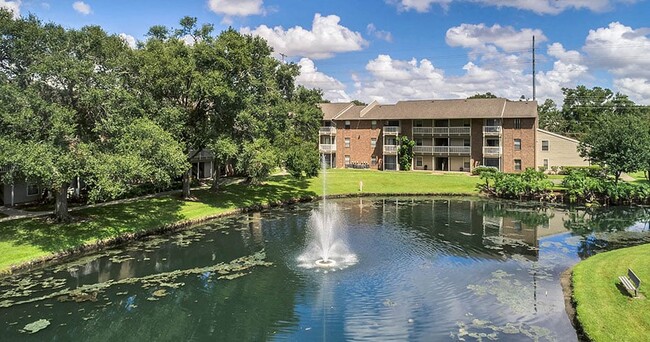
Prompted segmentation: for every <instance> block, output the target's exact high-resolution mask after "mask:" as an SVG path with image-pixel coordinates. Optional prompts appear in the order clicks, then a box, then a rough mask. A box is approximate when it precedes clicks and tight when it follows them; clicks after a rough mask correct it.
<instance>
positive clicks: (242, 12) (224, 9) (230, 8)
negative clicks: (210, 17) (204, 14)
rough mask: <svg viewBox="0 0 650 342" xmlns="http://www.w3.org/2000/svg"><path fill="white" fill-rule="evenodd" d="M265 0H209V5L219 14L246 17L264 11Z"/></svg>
mask: <svg viewBox="0 0 650 342" xmlns="http://www.w3.org/2000/svg"><path fill="white" fill-rule="evenodd" d="M263 5H264V1H263V0H208V7H209V8H210V10H211V11H212V12H214V13H217V14H223V15H226V16H229V17H230V16H238V17H246V16H249V15H256V14H263V13H264V7H263Z"/></svg>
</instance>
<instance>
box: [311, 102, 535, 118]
mask: <svg viewBox="0 0 650 342" xmlns="http://www.w3.org/2000/svg"><path fill="white" fill-rule="evenodd" d="M321 109H322V110H323V119H324V120H359V119H363V120H390V119H393V120H397V119H469V118H477V119H483V118H535V117H537V102H536V101H510V100H507V99H502V98H495V99H460V100H409V101H399V102H397V103H396V104H388V105H381V104H377V103H376V102H373V103H371V104H370V105H368V106H357V105H354V104H352V103H324V104H321Z"/></svg>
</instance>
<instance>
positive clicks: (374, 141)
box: [370, 138, 377, 148]
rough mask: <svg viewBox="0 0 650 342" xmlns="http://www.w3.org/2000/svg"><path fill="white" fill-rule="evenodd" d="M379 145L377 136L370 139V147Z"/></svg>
mask: <svg viewBox="0 0 650 342" xmlns="http://www.w3.org/2000/svg"><path fill="white" fill-rule="evenodd" d="M376 146H377V138H371V139H370V147H373V148H374V147H376Z"/></svg>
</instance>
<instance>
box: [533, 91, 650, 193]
mask: <svg viewBox="0 0 650 342" xmlns="http://www.w3.org/2000/svg"><path fill="white" fill-rule="evenodd" d="M562 91H563V93H564V102H563V103H562V106H561V107H559V108H558V106H557V105H556V104H555V102H554V101H553V100H551V99H548V100H546V101H545V102H544V103H542V104H541V105H539V127H540V128H542V129H545V130H548V131H551V132H555V133H559V134H562V135H566V136H570V137H574V138H576V139H577V140H579V141H580V145H579V150H580V154H581V155H582V156H583V157H586V158H589V159H590V160H591V161H592V162H593V163H595V164H599V165H602V166H606V169H607V170H608V172H610V173H611V174H612V176H614V178H615V179H616V180H618V179H619V177H620V176H621V173H623V172H634V171H642V170H643V171H644V172H645V174H646V178H647V179H649V180H650V107H648V106H643V105H638V104H636V103H634V102H633V101H632V100H630V99H629V98H628V97H627V96H626V95H624V94H621V93H614V92H612V91H611V90H609V89H606V88H600V87H594V88H591V89H589V88H587V87H585V86H578V87H576V88H575V89H573V88H563V89H562Z"/></svg>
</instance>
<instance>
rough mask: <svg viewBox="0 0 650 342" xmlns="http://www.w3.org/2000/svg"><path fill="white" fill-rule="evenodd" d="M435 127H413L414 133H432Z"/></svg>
mask: <svg viewBox="0 0 650 342" xmlns="http://www.w3.org/2000/svg"><path fill="white" fill-rule="evenodd" d="M431 134H433V127H413V135H431Z"/></svg>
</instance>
